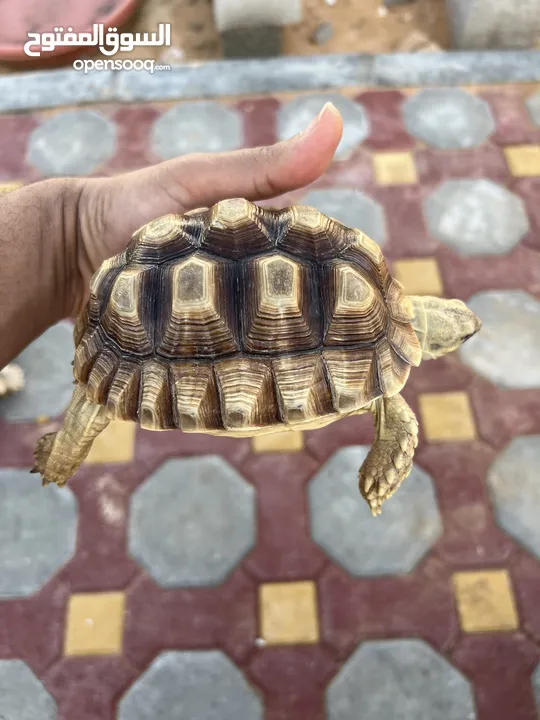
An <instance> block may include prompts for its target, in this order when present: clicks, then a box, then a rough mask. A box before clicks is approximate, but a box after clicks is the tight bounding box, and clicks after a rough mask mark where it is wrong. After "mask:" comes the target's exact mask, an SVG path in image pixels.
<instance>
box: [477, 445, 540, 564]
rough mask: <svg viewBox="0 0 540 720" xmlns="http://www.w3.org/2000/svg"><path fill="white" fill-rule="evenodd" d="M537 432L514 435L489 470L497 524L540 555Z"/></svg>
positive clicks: (539, 485) (539, 459)
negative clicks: (519, 435)
mask: <svg viewBox="0 0 540 720" xmlns="http://www.w3.org/2000/svg"><path fill="white" fill-rule="evenodd" d="M539 467H540V435H527V436H521V437H516V438H514V439H513V440H512V442H511V443H510V445H508V447H506V448H505V449H504V450H503V451H502V452H501V453H500V454H499V455H498V456H497V458H496V460H495V462H494V463H493V465H492V466H491V468H490V469H489V472H488V486H489V490H490V493H491V498H492V502H493V505H494V507H495V515H496V517H497V522H498V523H499V525H500V526H501V527H502V528H503V529H504V530H506V532H507V533H508V534H509V535H511V536H512V537H513V538H515V539H516V540H517V541H518V542H520V543H522V544H523V545H524V546H525V547H526V548H528V549H529V550H530V551H531V552H532V553H534V554H535V555H536V556H537V557H539V558H540V525H539V523H538V516H539V514H540V483H539V482H538V468H539Z"/></svg>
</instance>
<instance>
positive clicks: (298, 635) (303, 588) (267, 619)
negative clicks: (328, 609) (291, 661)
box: [259, 581, 319, 645]
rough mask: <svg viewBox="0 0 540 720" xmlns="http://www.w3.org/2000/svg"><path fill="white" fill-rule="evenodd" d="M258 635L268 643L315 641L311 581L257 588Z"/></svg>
mask: <svg viewBox="0 0 540 720" xmlns="http://www.w3.org/2000/svg"><path fill="white" fill-rule="evenodd" d="M259 614H260V624H261V629H260V634H261V637H262V639H263V640H264V641H265V642H266V643H267V644H268V645H298V644H306V643H316V642H318V641H319V621H318V612H317V589H316V587H315V583H313V582H311V581H307V582H306V581H302V582H289V583H266V584H264V585H261V586H260V587H259Z"/></svg>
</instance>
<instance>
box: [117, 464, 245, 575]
mask: <svg viewBox="0 0 540 720" xmlns="http://www.w3.org/2000/svg"><path fill="white" fill-rule="evenodd" d="M254 503H255V498H254V490H253V488H252V487H251V485H249V484H248V483H247V482H246V481H245V480H244V479H243V478H242V477H241V476H240V475H239V474H238V473H237V472H236V471H235V470H234V469H233V468H232V467H231V466H230V465H229V464H228V463H227V462H226V461H225V460H223V458H221V457H217V456H213V455H208V456H204V457H196V458H187V459H184V460H170V461H168V462H166V463H164V464H163V465H162V466H161V467H160V468H159V469H158V470H157V471H156V472H155V473H154V474H153V475H151V476H150V477H149V478H148V480H146V482H145V483H144V484H143V485H142V486H141V487H139V488H138V490H137V491H136V492H135V493H134V495H133V497H132V501H131V513H130V519H129V548H130V551H131V553H132V554H133V556H134V557H135V558H136V559H137V560H138V561H139V562H140V563H142V565H144V566H145V567H146V568H147V570H148V571H149V572H150V574H151V575H152V576H153V577H154V578H155V580H156V581H157V582H158V583H160V584H161V585H162V586H164V587H178V586H184V587H189V586H198V585H211V584H216V583H219V582H221V581H222V580H223V579H224V578H225V576H226V575H227V574H228V573H229V571H230V570H231V569H232V568H233V567H234V566H235V565H236V564H237V563H238V562H239V561H240V560H241V559H242V557H243V556H244V555H245V554H246V552H247V551H248V550H249V549H250V548H251V547H252V546H253V544H254V542H255V504H254Z"/></svg>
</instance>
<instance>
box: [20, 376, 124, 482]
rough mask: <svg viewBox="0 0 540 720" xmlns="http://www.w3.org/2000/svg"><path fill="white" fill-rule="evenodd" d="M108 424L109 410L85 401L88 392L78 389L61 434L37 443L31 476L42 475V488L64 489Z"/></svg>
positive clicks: (79, 386)
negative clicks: (57, 486)
mask: <svg viewBox="0 0 540 720" xmlns="http://www.w3.org/2000/svg"><path fill="white" fill-rule="evenodd" d="M109 422H110V416H109V414H108V413H107V409H106V408H104V407H103V406H101V405H96V404H95V403H93V402H90V401H89V400H88V399H87V398H86V388H85V387H84V386H82V385H76V386H75V390H74V391H73V396H72V398H71V402H70V404H69V407H68V409H67V411H66V416H65V418H64V424H63V425H62V427H61V428H60V430H59V431H58V432H55V433H49V434H48V435H44V436H43V437H42V438H41V440H39V441H38V444H37V445H36V449H35V451H34V457H35V459H36V464H35V466H34V468H33V469H32V472H39V473H40V475H41V477H42V479H43V485H48V484H49V483H51V482H54V483H56V484H57V485H59V486H62V485H65V484H66V483H67V481H68V480H69V478H70V477H71V476H72V475H74V473H75V472H76V471H77V470H78V468H79V466H80V465H81V463H82V462H83V461H84V459H85V458H86V456H87V455H88V453H89V452H90V448H91V447H92V443H93V442H94V440H95V438H96V437H97V436H98V435H99V433H100V432H101V431H102V430H105V428H106V427H107V425H108V424H109Z"/></svg>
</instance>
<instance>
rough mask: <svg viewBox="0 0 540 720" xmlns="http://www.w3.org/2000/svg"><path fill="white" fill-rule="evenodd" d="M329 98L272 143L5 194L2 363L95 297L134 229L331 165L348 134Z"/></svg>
mask: <svg viewBox="0 0 540 720" xmlns="http://www.w3.org/2000/svg"><path fill="white" fill-rule="evenodd" d="M341 133H342V121H341V117H340V115H339V113H338V111H337V110H336V109H335V108H334V107H333V106H332V105H327V106H326V108H325V110H324V111H322V112H321V113H320V114H319V115H318V116H317V118H316V119H315V120H314V121H313V123H312V124H311V125H310V126H309V128H306V130H304V132H302V133H300V134H299V135H296V136H295V137H294V138H291V139H290V140H286V141H284V142H281V143H277V144H276V145H272V146H270V147H260V148H254V149H250V150H239V151H236V152H230V153H221V154H214V155H206V154H198V155H187V156H184V157H180V158H176V159H174V160H170V161H168V162H164V163H160V164H158V165H154V166H152V167H149V168H146V169H144V170H137V171H135V172H131V173H127V174H126V175H121V176H117V177H112V178H93V179H88V178H53V179H50V180H43V181H41V182H37V183H31V184H30V185H27V186H26V187H23V188H21V189H20V190H16V191H15V192H13V193H8V194H7V195H5V196H3V197H2V198H0V337H1V338H2V343H0V369H1V368H2V367H3V366H4V365H5V364H6V363H8V362H10V361H11V360H12V359H13V358H14V357H15V356H16V355H17V354H18V353H20V352H21V350H23V348H25V347H26V345H28V343H29V342H31V341H32V340H34V339H35V338H36V337H38V336H39V335H41V333H43V332H44V331H45V330H46V329H47V328H48V327H50V326H51V325H53V324H54V323H56V322H58V321H59V320H61V319H62V318H64V317H66V316H70V317H75V316H77V315H78V314H79V312H80V311H81V310H82V308H83V307H84V303H85V302H86V300H87V298H88V288H89V283H90V278H91V277H92V275H93V274H94V272H95V271H96V270H97V269H98V268H99V266H100V265H101V263H102V262H103V261H104V260H106V259H107V258H109V257H111V256H112V255H116V254H117V253H119V252H121V251H122V250H124V248H126V247H127V245H128V244H129V242H130V240H131V235H132V234H133V232H134V231H135V230H137V229H138V228H139V227H141V226H142V225H144V224H145V223H147V222H149V221H150V220H153V219H154V218H156V217H159V216H161V215H166V214H168V213H183V212H186V211H187V210H191V209H194V208H197V207H202V206H209V205H212V204H214V203H216V202H218V201H219V200H225V199H227V198H232V197H244V198H246V199H248V200H253V201H257V200H262V199H264V198H271V197H273V196H276V195H280V194H282V193H284V192H287V191H291V190H296V189H298V188H301V187H303V186H304V185H308V184H309V183H312V182H313V181H314V180H316V179H317V178H318V177H319V176H320V175H322V173H323V172H324V171H325V170H326V168H327V167H328V165H329V164H330V163H331V161H332V157H333V155H334V152H335V150H336V148H337V145H338V143H339V141H340V139H341Z"/></svg>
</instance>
